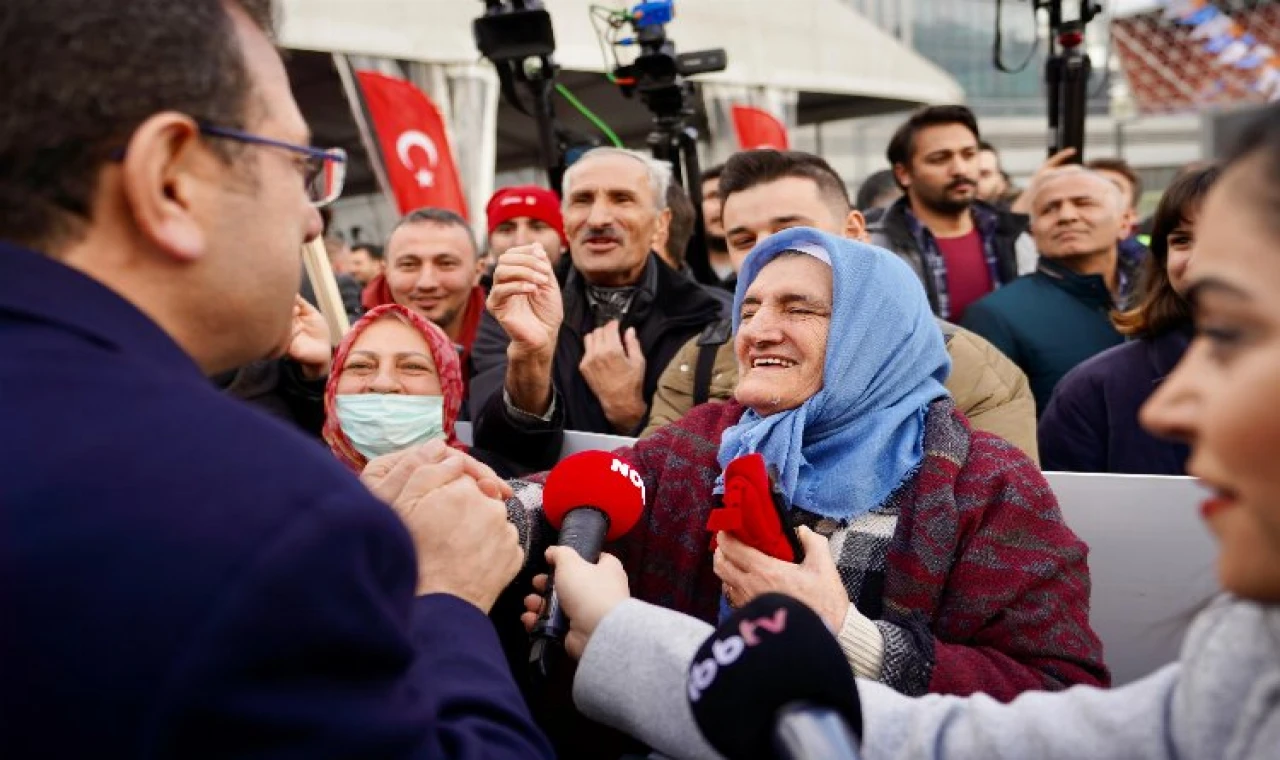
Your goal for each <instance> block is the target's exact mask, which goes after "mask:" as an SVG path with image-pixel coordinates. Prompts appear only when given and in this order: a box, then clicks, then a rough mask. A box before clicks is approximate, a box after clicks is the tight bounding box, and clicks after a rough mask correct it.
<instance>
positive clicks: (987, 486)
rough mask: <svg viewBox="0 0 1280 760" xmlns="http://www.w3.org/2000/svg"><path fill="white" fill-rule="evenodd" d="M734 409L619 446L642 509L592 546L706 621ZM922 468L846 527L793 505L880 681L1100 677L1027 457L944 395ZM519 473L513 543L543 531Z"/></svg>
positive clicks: (548, 535) (997, 685)
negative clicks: (724, 451)
mask: <svg viewBox="0 0 1280 760" xmlns="http://www.w3.org/2000/svg"><path fill="white" fill-rule="evenodd" d="M743 411H744V409H743V407H742V406H741V405H740V404H738V403H736V402H733V401H730V402H718V403H710V404H704V405H702V406H699V407H697V408H695V409H693V410H691V411H690V412H689V414H687V415H686V416H685V417H684V418H682V419H681V420H679V421H678V422H676V423H674V424H672V425H668V426H667V427H665V428H663V429H661V430H659V431H658V432H657V433H656V434H654V435H653V436H652V437H650V438H648V439H645V440H642V441H639V442H638V443H637V444H636V445H635V446H634V447H631V448H629V449H620V450H619V451H618V452H617V453H618V454H619V455H620V456H622V457H624V458H625V459H627V460H629V461H630V462H632V463H633V464H634V465H635V467H636V469H637V470H638V471H639V472H640V473H641V474H642V475H643V477H644V480H645V489H646V492H647V493H648V494H650V497H649V505H648V511H647V514H646V515H645V516H644V517H642V518H641V521H640V522H639V524H637V526H636V527H635V528H634V529H633V530H632V531H631V533H629V534H628V535H627V536H625V537H624V538H622V539H621V540H619V541H617V542H616V543H614V544H613V545H611V546H608V547H606V549H607V550H608V551H610V552H613V553H614V554H616V555H617V556H618V558H619V559H620V560H621V561H622V564H623V566H624V567H626V568H627V573H628V576H629V580H630V584H631V592H632V594H633V595H634V596H635V597H636V598H638V599H642V600H644V601H647V602H651V603H654V604H658V605H661V606H664V607H669V608H672V609H675V610H678V611H680V612H683V613H686V614H689V615H693V616H694V617H698V618H701V619H702V620H705V621H707V622H709V623H712V624H714V623H715V621H716V615H717V610H718V604H719V599H720V588H721V587H720V581H719V579H718V578H717V577H716V575H715V573H714V572H713V571H712V567H711V552H710V550H709V544H710V541H711V535H710V534H709V533H708V531H707V529H706V523H707V514H708V512H709V511H710V510H711V509H712V507H713V497H712V494H711V491H712V486H713V483H714V481H715V479H716V477H717V475H719V473H720V467H719V465H718V464H717V462H716V454H717V452H718V450H719V444H720V436H721V433H723V432H724V430H725V429H727V428H729V427H730V426H732V425H733V424H735V423H736V422H737V421H738V418H739V417H741V415H742V413H743ZM924 448H925V457H924V461H923V462H922V464H921V466H920V468H919V469H918V470H917V471H916V472H915V474H914V475H912V476H911V477H910V478H909V479H908V480H907V481H906V482H904V483H903V485H902V486H901V487H899V488H898V490H897V491H896V492H895V493H894V494H893V495H891V496H890V497H889V499H888V500H887V501H886V502H885V503H884V504H882V505H880V507H878V508H877V509H875V510H873V511H872V512H871V513H870V514H868V515H865V516H863V517H861V518H858V519H856V520H854V521H852V522H850V523H848V524H843V525H842V524H840V523H837V522H835V521H832V520H827V519H819V518H818V516H816V515H812V514H809V513H806V512H804V511H803V510H799V509H796V510H794V516H795V517H796V519H797V520H799V521H802V522H804V523H805V524H807V525H809V526H810V527H812V528H813V529H814V530H815V531H817V532H819V533H821V534H823V535H825V536H827V537H828V538H829V539H830V540H831V547H832V554H833V556H834V558H835V560H836V564H837V566H838V567H839V569H840V575H841V578H842V580H843V581H844V584H845V588H846V590H847V591H848V592H849V598H850V599H851V600H852V601H853V602H854V603H855V604H856V605H857V607H858V609H859V610H860V611H861V612H862V613H863V614H864V615H866V616H867V617H868V618H870V619H871V620H873V621H875V623H876V626H877V627H878V628H879V629H880V631H881V632H882V633H883V634H884V640H885V649H884V664H883V668H882V672H881V677H880V680H881V681H882V682H884V683H885V684H887V685H889V686H891V687H893V688H895V689H897V690H898V691H900V692H902V693H904V694H907V695H911V696H916V695H920V694H924V693H926V692H935V693H943V694H960V695H964V694H971V693H974V692H985V693H987V694H989V695H991V696H992V697H994V698H996V699H999V700H1006V701H1007V700H1010V699H1012V698H1013V697H1015V696H1017V695H1018V694H1019V693H1021V692H1024V691H1028V690H1036V689H1047V690H1057V689H1063V688H1066V687H1068V686H1071V685H1074V684H1093V685H1099V686H1106V685H1107V684H1108V683H1109V680H1110V675H1109V673H1108V671H1107V668H1106V666H1105V665H1104V664H1103V662H1102V644H1101V642H1100V641H1099V640H1098V637H1097V636H1096V635H1095V634H1094V632H1093V630H1092V629H1091V628H1090V626H1089V569H1088V566H1087V564H1086V560H1085V557H1086V555H1087V553H1088V549H1087V547H1086V546H1085V544H1084V543H1083V542H1082V541H1081V540H1080V539H1079V538H1077V537H1076V535H1075V534H1074V533H1072V531H1071V530H1070V529H1069V528H1068V527H1067V526H1066V525H1065V524H1064V523H1063V521H1062V513H1061V512H1060V511H1059V509H1058V504H1057V500H1056V499H1055V498H1054V495H1053V492H1052V491H1050V489H1049V485H1048V483H1046V482H1045V479H1044V477H1043V476H1042V475H1041V474H1040V471H1039V470H1038V469H1037V468H1036V466H1035V465H1034V464H1032V462H1031V461H1030V460H1029V459H1028V458H1027V457H1026V455H1025V454H1023V453H1022V452H1021V451H1019V450H1018V449H1017V448H1015V447H1014V446H1012V445H1010V444H1009V443H1007V442H1005V441H1004V440H1003V439H1001V438H998V437H995V436H992V435H989V434H987V433H982V432H974V431H971V430H970V428H969V425H968V422H967V421H966V420H965V419H964V417H963V415H961V414H960V413H959V412H957V411H955V407H954V405H953V404H952V402H951V400H950V399H949V398H946V399H940V400H938V401H935V402H934V403H933V404H932V406H931V407H930V409H929V414H928V419H927V422H926V426H925V437H924ZM541 480H542V477H539V476H535V477H533V478H531V479H529V480H527V481H517V482H516V483H515V486H516V495H515V498H514V499H513V500H512V502H511V503H510V504H509V509H510V511H511V512H512V520H513V521H514V522H515V523H516V525H517V526H518V527H519V528H520V533H521V538H522V540H523V541H524V542H525V545H526V546H529V547H532V548H533V549H534V551H535V552H536V553H535V554H533V556H537V557H541V551H540V550H539V549H540V548H541V547H542V546H545V545H547V544H548V543H549V541H550V540H552V539H553V538H554V533H553V532H552V529H551V528H550V527H549V526H547V525H546V522H545V521H544V520H542V519H541V513H540V506H541V495H542V492H541V486H540V485H539V483H540V482H541Z"/></svg>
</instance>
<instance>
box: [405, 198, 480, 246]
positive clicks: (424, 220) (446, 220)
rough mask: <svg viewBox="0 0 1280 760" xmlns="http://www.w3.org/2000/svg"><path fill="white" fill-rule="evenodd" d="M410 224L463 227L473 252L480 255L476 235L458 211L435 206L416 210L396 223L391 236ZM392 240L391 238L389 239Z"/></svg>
mask: <svg viewBox="0 0 1280 760" xmlns="http://www.w3.org/2000/svg"><path fill="white" fill-rule="evenodd" d="M410 224H435V225H439V226H441V227H461V228H462V230H463V231H464V232H466V233H467V241H468V242H470V243H471V252H472V253H474V254H475V255H476V256H479V255H480V247H479V246H478V245H476V238H475V235H472V234H471V225H469V224H467V220H466V219H463V218H462V216H461V215H460V214H459V213H458V212H456V211H450V210H449V209H447V208H436V207H435V206H424V207H422V208H417V209H414V210H413V211H410V212H409V213H407V214H405V215H404V216H403V217H401V218H400V221H398V222H396V226H395V227H394V228H393V229H392V230H391V234H392V235H394V234H396V230H398V229H400V228H401V227H404V226H406V225H410ZM388 240H390V238H388Z"/></svg>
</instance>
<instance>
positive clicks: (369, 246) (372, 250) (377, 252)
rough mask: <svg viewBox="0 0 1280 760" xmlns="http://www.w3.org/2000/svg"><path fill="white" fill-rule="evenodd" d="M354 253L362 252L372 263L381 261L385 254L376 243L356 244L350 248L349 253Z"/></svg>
mask: <svg viewBox="0 0 1280 760" xmlns="http://www.w3.org/2000/svg"><path fill="white" fill-rule="evenodd" d="M356 251H364V252H365V253H367V254H369V258H371V259H373V260H374V261H382V260H383V259H384V258H385V257H386V254H385V253H384V252H383V251H382V246H380V245H378V244H377V243H356V244H355V245H353V246H351V252H352V253H355V252H356Z"/></svg>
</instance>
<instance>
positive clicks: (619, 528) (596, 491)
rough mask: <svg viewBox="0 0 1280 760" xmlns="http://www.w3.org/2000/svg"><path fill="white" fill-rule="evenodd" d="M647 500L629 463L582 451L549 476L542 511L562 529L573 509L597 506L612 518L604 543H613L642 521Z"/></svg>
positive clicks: (548, 519) (606, 454)
mask: <svg viewBox="0 0 1280 760" xmlns="http://www.w3.org/2000/svg"><path fill="white" fill-rule="evenodd" d="M644 497H645V493H644V480H643V479H642V478H641V477H640V473H638V472H636V471H635V468H634V467H632V466H631V464H630V463H629V462H627V461H626V460H624V459H621V458H619V457H617V456H614V455H613V454H611V453H609V452H607V451H580V452H578V453H577V454H573V455H572V456H568V457H565V458H564V459H563V460H561V461H560V463H559V464H557V465H556V466H555V468H554V469H552V470H551V472H550V473H549V474H548V475H547V482H546V484H545V485H543V487H542V511H543V514H545V515H546V517H547V521H548V522H550V523H551V525H552V526H553V527H555V528H556V529H557V530H559V528H560V525H561V523H562V522H563V521H564V516H565V515H567V514H568V513H569V512H570V511H571V510H574V509H577V508H578V507H595V508H596V509H599V510H600V511H602V512H604V513H605V514H607V515H608V516H609V532H608V533H607V534H606V535H605V540H606V541H613V540H615V539H618V538H621V537H622V536H623V535H625V534H626V533H627V531H629V530H631V529H632V528H633V527H635V524H636V523H637V522H638V521H639V520H640V515H641V514H643V513H644Z"/></svg>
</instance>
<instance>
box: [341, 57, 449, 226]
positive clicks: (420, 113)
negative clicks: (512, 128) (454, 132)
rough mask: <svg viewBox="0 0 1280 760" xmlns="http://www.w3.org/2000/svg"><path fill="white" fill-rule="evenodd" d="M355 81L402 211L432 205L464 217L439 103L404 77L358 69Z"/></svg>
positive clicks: (406, 211) (402, 212)
mask: <svg viewBox="0 0 1280 760" xmlns="http://www.w3.org/2000/svg"><path fill="white" fill-rule="evenodd" d="M356 77H357V79H359V80H360V90H361V92H362V93H363V96H364V103H365V107H366V108H367V109H368V110H369V118H370V119H371V120H372V121H373V131H374V132H375V133H376V134H377V135H378V143H379V145H381V146H382V157H383V161H384V162H385V164H386V166H385V168H386V171H387V179H388V180H390V182H391V190H392V192H394V193H395V195H396V204H397V205H398V206H399V207H400V213H401V214H407V213H409V212H410V211H412V210H414V209H418V208H422V207H423V206H434V207H436V208H446V209H449V210H450V211H456V212H457V213H459V214H461V215H462V216H463V218H466V216H467V201H466V197H465V196H464V195H463V193H462V183H461V182H460V181H459V179H458V168H457V167H456V166H455V165H454V163H453V151H451V150H450V149H449V138H448V136H447V135H446V133H445V129H444V120H443V119H441V118H440V112H439V111H438V110H436V106H435V104H434V103H432V102H431V99H430V98H428V97H427V96H426V95H425V94H424V93H423V92H422V91H421V90H419V89H418V88H417V87H414V86H413V85H412V84H410V83H409V82H406V81H404V80H403V79H396V78H395V77H389V76H386V75H385V74H379V73H377V72H374V71H357V72H356Z"/></svg>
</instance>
